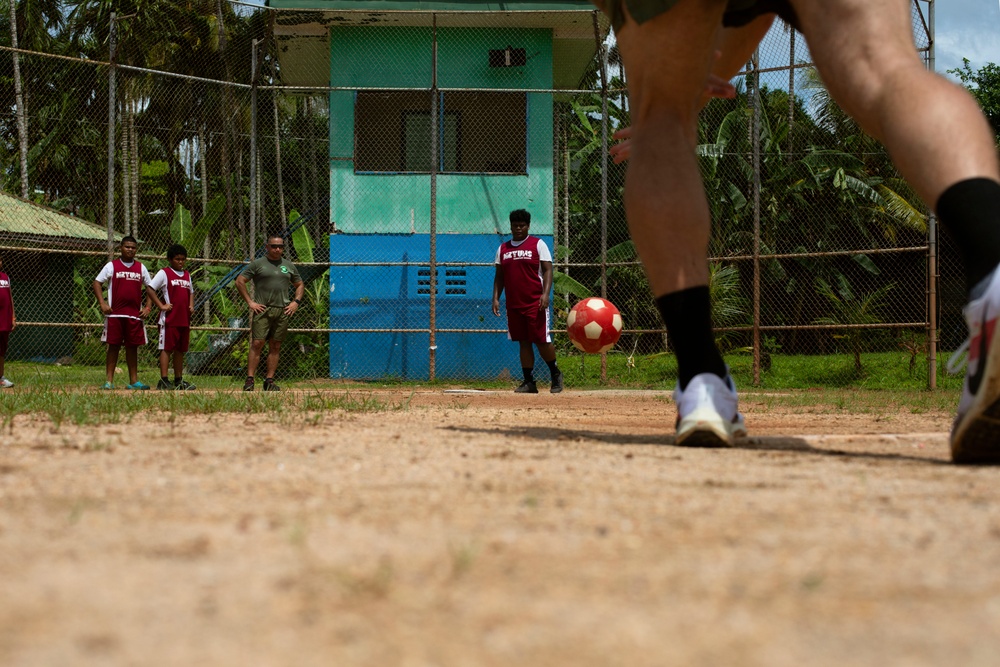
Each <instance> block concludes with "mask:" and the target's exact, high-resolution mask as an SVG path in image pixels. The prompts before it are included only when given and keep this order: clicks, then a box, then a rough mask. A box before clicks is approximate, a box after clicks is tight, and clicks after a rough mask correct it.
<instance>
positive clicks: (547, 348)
mask: <svg viewBox="0 0 1000 667" xmlns="http://www.w3.org/2000/svg"><path fill="white" fill-rule="evenodd" d="M535 347H537V348H538V355H539V356H540V357H541V358H542V361H544V362H545V363H549V362H550V361H555V358H556V346H555V344H554V343H535Z"/></svg>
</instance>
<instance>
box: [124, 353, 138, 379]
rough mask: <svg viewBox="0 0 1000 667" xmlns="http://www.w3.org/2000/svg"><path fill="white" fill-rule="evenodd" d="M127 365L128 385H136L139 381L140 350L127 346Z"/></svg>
mask: <svg viewBox="0 0 1000 667" xmlns="http://www.w3.org/2000/svg"><path fill="white" fill-rule="evenodd" d="M125 365H126V366H128V383H129V384H135V383H136V382H138V381H139V348H137V347H135V346H134V345H126V346H125Z"/></svg>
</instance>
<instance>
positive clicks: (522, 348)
mask: <svg viewBox="0 0 1000 667" xmlns="http://www.w3.org/2000/svg"><path fill="white" fill-rule="evenodd" d="M517 345H518V355H519V356H520V358H521V368H534V367H535V351H534V350H533V349H532V348H531V343H526V342H524V341H523V340H521V341H518V342H517Z"/></svg>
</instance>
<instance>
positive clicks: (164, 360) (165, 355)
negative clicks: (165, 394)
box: [160, 350, 170, 378]
mask: <svg viewBox="0 0 1000 667" xmlns="http://www.w3.org/2000/svg"><path fill="white" fill-rule="evenodd" d="M169 367H170V353H169V352H167V351H166V350H160V377H161V378H165V377H167V369H168V368H169Z"/></svg>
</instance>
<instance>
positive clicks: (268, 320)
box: [236, 236, 305, 391]
mask: <svg viewBox="0 0 1000 667" xmlns="http://www.w3.org/2000/svg"><path fill="white" fill-rule="evenodd" d="M284 252H285V240H284V239H282V238H281V237H280V236H271V237H269V238H268V239H267V254H266V255H265V256H264V257H260V258H259V259H255V260H253V261H252V262H250V263H249V264H247V267H246V268H245V269H243V273H241V274H240V275H239V277H237V278H236V289H237V290H238V291H239V293H240V296H242V297H243V300H244V301H246V302H247V305H248V306H250V313H251V317H252V322H253V323H252V324H251V326H250V358H249V359H248V361H247V381H246V382H245V383H244V384H243V391H253V385H254V375H255V374H256V372H257V366H258V364H259V363H260V353H261V352H262V351H263V350H264V341H267V342H268V350H267V377H266V378H264V391H280V390H281V388H280V387H278V385H276V384H275V383H274V372H275V370H277V368H278V357H279V356H280V354H281V341H283V340H285V334H286V333H288V320H289V319H290V318H291V316H292V315H294V314H295V311H297V310H298V309H299V304H300V303H302V295H303V294H304V293H305V284H304V283H303V282H302V278H301V277H300V276H299V272H298V269H296V268H295V265H294V264H292V263H291V262H289V261H288V260H287V259H285V258H284V257H283V253H284ZM248 280H253V289H254V296H253V298H250V293H249V292H248V291H247V281H248ZM292 286H294V287H295V298H294V299H292V300H291V301H289V299H288V288H289V287H292Z"/></svg>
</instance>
